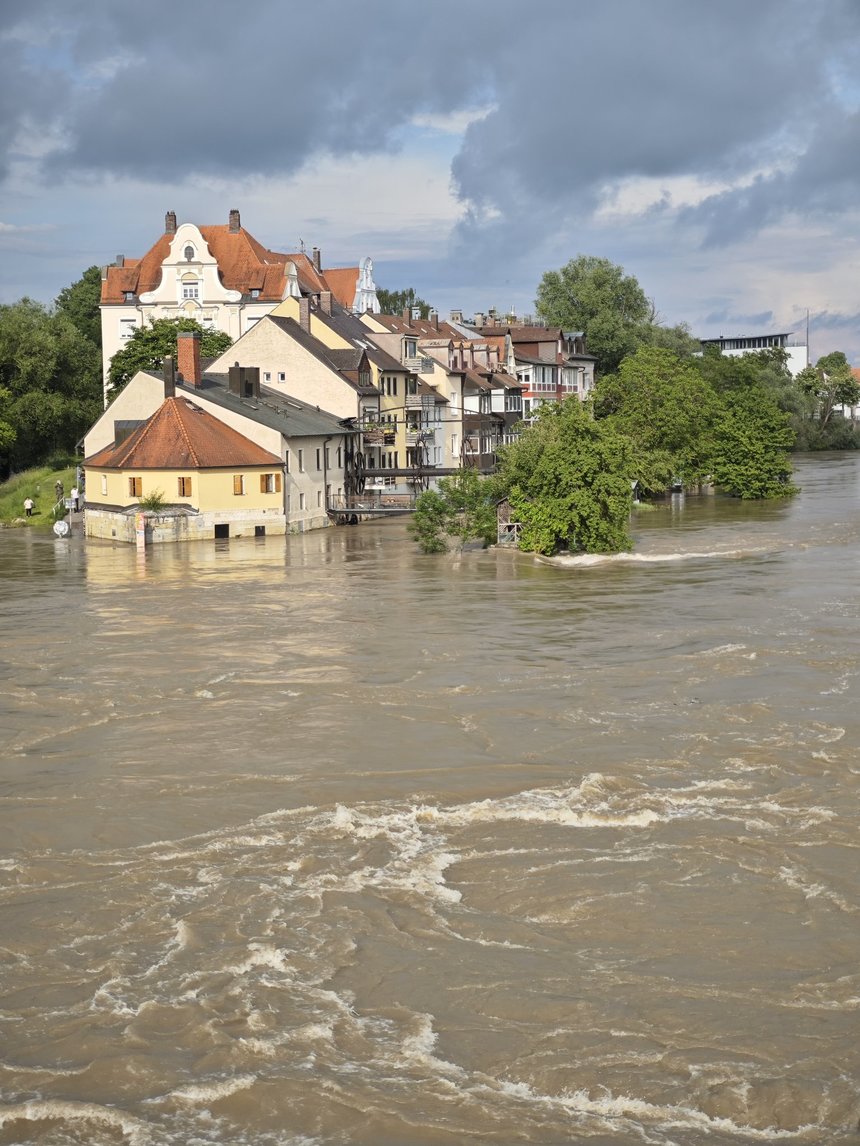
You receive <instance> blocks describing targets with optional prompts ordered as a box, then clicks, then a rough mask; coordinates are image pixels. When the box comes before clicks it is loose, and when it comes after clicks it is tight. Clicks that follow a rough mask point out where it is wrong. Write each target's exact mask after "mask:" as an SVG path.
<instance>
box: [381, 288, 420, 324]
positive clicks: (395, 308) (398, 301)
mask: <svg viewBox="0 0 860 1146" xmlns="http://www.w3.org/2000/svg"><path fill="white" fill-rule="evenodd" d="M376 297H377V298H378V299H379V305H380V307H381V309H382V313H383V314H402V313H403V311H404V309H405V308H407V307H408V308H409V310H410V311H411V310H412V307H413V306H417V307H419V308H420V310H421V317H422V318H428V317H429V315H430V311H431V309H432V308H431V306H430V303H429V302H425V301H424V299H423V298H419V297H418V295H417V294H416V293H415V288H414V287H407V288H406V290H385V288H384V287H377V288H376Z"/></svg>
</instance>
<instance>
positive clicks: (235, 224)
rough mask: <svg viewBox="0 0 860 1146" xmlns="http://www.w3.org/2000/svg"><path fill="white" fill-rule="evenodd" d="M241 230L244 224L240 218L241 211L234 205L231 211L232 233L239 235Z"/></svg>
mask: <svg viewBox="0 0 860 1146" xmlns="http://www.w3.org/2000/svg"><path fill="white" fill-rule="evenodd" d="M241 230H242V224H241V222H240V220H239V212H238V211H237V210H236V209H235V207H234V208H233V210H232V211H231V212H230V234H231V235H238V234H239V232H240V231H241Z"/></svg>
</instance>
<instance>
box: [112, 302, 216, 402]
mask: <svg viewBox="0 0 860 1146" xmlns="http://www.w3.org/2000/svg"><path fill="white" fill-rule="evenodd" d="M180 330H197V331H200V334H201V335H202V337H201V340H200V356H201V358H217V357H218V355H219V354H223V353H224V351H225V350H227V349H228V348H229V347H230V346H232V345H233V339H232V338H231V337H230V335H229V334H224V333H223V332H222V331H220V330H206V329H204V328H203V327H202V326H201V325H200V323H199V322H197V321H196V320H195V319H193V318H156V319H153V320H151V321H150V322H148V323H147V324H146V326H139V327H138V328H137V330H135V332H134V334H133V335H132V336H131V338H129V340H128V341H127V342H126V344H125V346H124V347H123V348H122V350H120V351H118V352H117V353H116V354H115V355H114V356H113V358H112V359H111V360H110V368H109V371H108V381H109V383H110V397H111V398H115V397H116V396H117V394H118V393H119V392H120V390H122V388H123V387H124V386H125V385H126V383H127V382H130V381H131V379H132V378H133V377H134V376H135V374H137V372H138V371H139V370H160V369H161V364H162V362H163V361H164V359H165V357H166V356H167V355H168V354H172V355H175V354H176V336H177V334H178V333H179V331H180Z"/></svg>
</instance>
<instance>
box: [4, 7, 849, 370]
mask: <svg viewBox="0 0 860 1146" xmlns="http://www.w3.org/2000/svg"><path fill="white" fill-rule="evenodd" d="M0 7H2V12H0V107H2V117H0V179H2V182H3V186H2V194H0V301H3V302H11V301H14V300H15V299H17V298H19V297H20V296H21V295H23V294H29V295H30V296H32V297H35V298H39V299H43V300H45V301H50V300H51V299H52V298H53V297H55V295H56V294H57V292H58V291H59V290H60V289H61V288H62V287H63V286H65V285H67V284H68V283H69V282H71V281H73V280H74V279H75V278H77V277H78V276H79V275H80V273H81V271H82V270H83V269H84V268H85V267H87V266H90V265H92V264H93V263H98V264H103V263H107V262H110V261H112V260H113V259H114V257H115V256H116V255H117V254H119V253H122V254H125V255H128V256H139V255H141V254H143V253H144V251H145V250H146V249H147V248H148V247H149V246H151V244H152V243H153V242H154V241H155V239H156V238H157V237H158V235H159V234H160V233H161V232H162V230H163V225H164V213H165V211H167V210H175V211H176V212H177V215H178V217H179V220H180V221H183V220H190V221H193V222H197V223H217V222H226V221H227V214H228V211H229V210H230V208H233V207H236V208H239V210H240V211H241V216H242V222H243V224H244V225H245V227H247V229H248V230H249V231H251V233H252V234H254V235H255V236H256V237H257V238H258V239H259V240H260V241H261V242H263V243H264V244H265V245H267V246H269V247H272V248H274V249H276V250H288V251H293V250H297V249H299V244H300V242H302V241H303V242H304V243H305V244H306V246H307V247H308V248H310V247H311V246H318V247H320V248H321V250H322V254H323V263H324V265H326V264H327V265H331V266H334V265H338V264H340V265H343V264H350V263H351V264H355V263H356V262H357V261H358V259H359V258H361V257H362V256H364V255H371V256H372V258H373V260H374V267H375V276H376V280H377V283H378V284H379V285H382V286H386V287H389V288H393V289H396V288H399V287H405V286H414V287H415V288H416V290H417V291H418V292H419V294H421V295H422V296H423V297H425V298H426V299H428V301H430V302H432V303H433V304H434V305H436V306H437V307H438V309H439V310H440V312H442V313H443V314H447V312H448V310H449V309H450V308H451V307H461V308H463V309H464V310H465V311H466V312H467V313H471V312H472V311H473V310H476V309H482V310H485V309H488V308H489V307H491V306H495V307H497V308H499V309H508V308H514V309H516V310H518V312H519V313H520V314H522V313H524V312H525V313H529V312H531V311H532V309H533V302H534V297H535V288H536V286H537V283H538V282H539V280H540V276H541V274H542V273H543V271H544V270H547V269H550V268H557V267H559V266H561V265H562V264H563V263H564V262H566V261H567V260H568V259H570V258H573V257H575V256H576V255H577V254H580V253H581V254H590V255H600V256H605V257H607V258H609V259H611V260H612V261H613V262H617V263H620V264H622V265H623V266H624V268H625V270H626V271H627V272H628V273H630V274H633V275H635V276H636V278H637V279H638V280H639V282H640V283H641V285H642V286H643V288H644V289H645V291H646V293H647V294H648V295H649V296H651V297H652V298H653V299H654V301H655V303H656V305H657V307H658V309H659V311H660V313H661V315H662V316H663V317H664V319H665V320H666V321H667V322H668V323H671V324H674V323H676V322H682V321H683V322H686V323H688V324H689V325H690V327H691V328H692V330H693V332H694V333H695V334H698V335H701V336H705V335H714V334H720V333H723V334H727V335H728V334H745V333H755V332H764V331H767V330H779V331H795V332H797V334H798V336H800V337H802V336H803V334H804V331H805V328H806V315H807V310H808V311H809V315H810V328H811V351H812V356H813V358H815V357H818V356H819V355H820V354H823V353H826V352H828V351H830V350H832V349H843V350H845V351H846V353H847V354H848V356H849V359H850V360H851V361H852V362H855V363H857V364H860V0H710V2H707V3H706V2H705V0H601V2H600V3H599V4H595V3H594V2H593V0H588V2H586V0H530V2H529V3H523V2H522V0H517V2H514V0H492V3H489V2H487V0H480V2H478V0H456V2H453V0H361V2H360V3H359V2H357V0H257V2H256V3H253V4H244V5H243V4H236V3H235V2H230V3H227V2H226V0H186V2H185V3H180V4H174V3H172V2H170V3H168V2H166V0H149V2H148V3H146V4H123V3H118V2H117V0H26V2H24V0H4V3H3V4H2V6H0Z"/></svg>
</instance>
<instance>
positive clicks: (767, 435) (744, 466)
mask: <svg viewBox="0 0 860 1146" xmlns="http://www.w3.org/2000/svg"><path fill="white" fill-rule="evenodd" d="M723 401H724V405H725V414H724V416H723V417H722V419H721V420H720V423H719V425H718V426H717V427H716V430H715V434H714V464H713V479H714V482H715V484H716V485H717V486H718V487H719V488H720V489H722V490H724V491H725V492H726V493H729V494H732V495H733V496H734V497H742V498H774V497H787V496H789V495H790V494H794V493H796V492H797V488H796V486H793V485H792V484H791V480H790V479H791V461H790V459H789V456H788V451H789V450H790V449H791V446H792V444H793V442H794V431H793V430H792V429H791V426H790V424H789V423H790V417H789V415H788V414H786V413H785V412H784V411H783V410H780V408H779V406H778V405H777V402H776V399H775V398H774V396H773V394H772V393H771V392H770V391H769V390H768V389H767V388H766V387H764V386H761V385H755V386H750V387H748V388H738V389H735V390H732V391H731V392H729V393H728V394H726V395H725V397H724V399H723Z"/></svg>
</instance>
